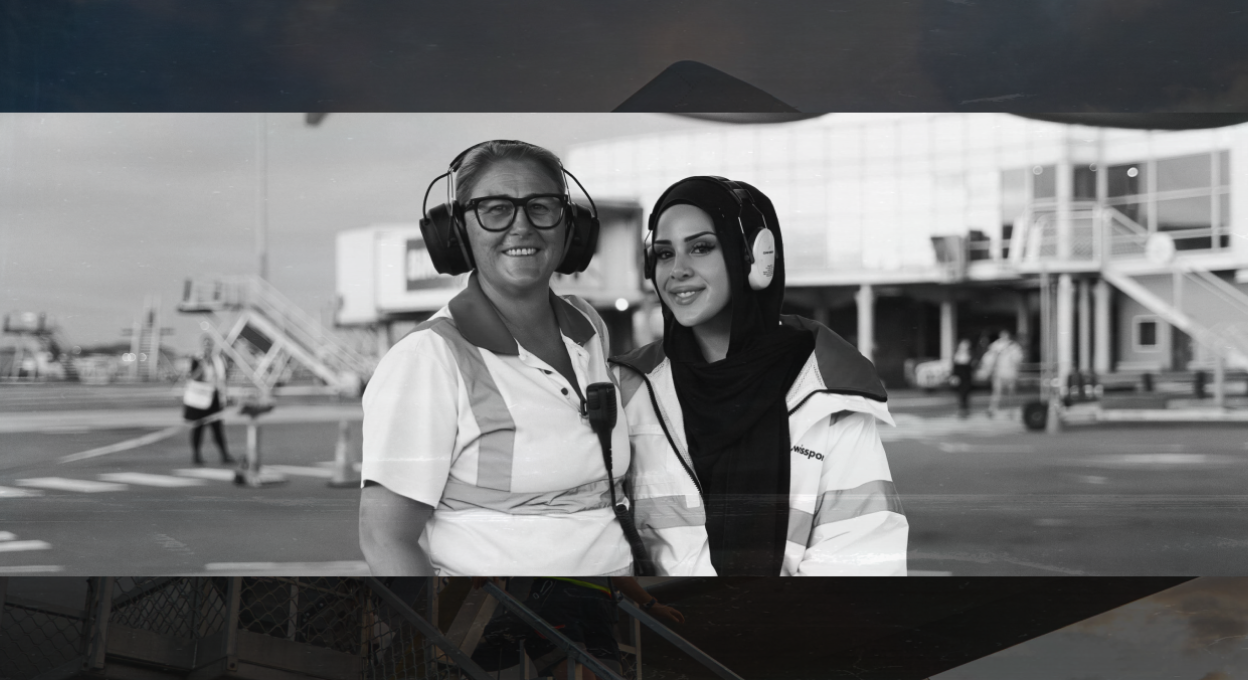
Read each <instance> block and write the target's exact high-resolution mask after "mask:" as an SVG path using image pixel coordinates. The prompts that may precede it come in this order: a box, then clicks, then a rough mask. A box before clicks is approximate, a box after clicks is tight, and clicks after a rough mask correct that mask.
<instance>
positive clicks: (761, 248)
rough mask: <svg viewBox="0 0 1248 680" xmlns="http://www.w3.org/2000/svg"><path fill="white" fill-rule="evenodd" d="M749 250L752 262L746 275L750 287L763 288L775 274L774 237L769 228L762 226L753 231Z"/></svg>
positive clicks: (768, 284)
mask: <svg viewBox="0 0 1248 680" xmlns="http://www.w3.org/2000/svg"><path fill="white" fill-rule="evenodd" d="M750 252H751V253H752V254H753V256H754V264H752V265H750V275H749V277H748V280H749V282H750V288H752V289H754V290H763V289H764V288H766V287H767V286H770V285H771V280H772V278H774V277H775V275H776V237H775V236H774V235H772V233H771V230H770V229H768V228H766V227H763V228H762V229H759V230H758V231H757V232H755V234H754V241H753V243H752V244H751V245H750Z"/></svg>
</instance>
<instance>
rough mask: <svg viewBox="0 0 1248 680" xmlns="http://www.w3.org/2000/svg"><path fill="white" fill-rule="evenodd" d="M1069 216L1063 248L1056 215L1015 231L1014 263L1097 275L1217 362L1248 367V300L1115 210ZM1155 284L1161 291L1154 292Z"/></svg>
mask: <svg viewBox="0 0 1248 680" xmlns="http://www.w3.org/2000/svg"><path fill="white" fill-rule="evenodd" d="M1070 215H1071V218H1070V227H1069V232H1068V236H1067V237H1066V238H1067V239H1068V241H1067V244H1066V245H1065V246H1062V245H1061V244H1060V240H1061V236H1060V235H1059V233H1058V224H1057V218H1056V213H1055V212H1054V211H1052V210H1035V211H1030V212H1029V214H1028V215H1026V216H1024V220H1027V222H1026V228H1024V229H1021V230H1016V232H1015V234H1014V242H1013V244H1012V247H1011V259H1012V260H1013V261H1014V264H1015V265H1016V266H1017V267H1019V268H1020V269H1022V270H1027V269H1036V270H1040V271H1053V270H1055V269H1059V268H1065V269H1074V270H1076V271H1078V270H1087V271H1098V272H1099V273H1100V275H1101V276H1102V277H1103V278H1104V279H1105V280H1106V281H1108V282H1109V283H1110V284H1112V285H1113V286H1114V287H1115V288H1117V289H1118V290H1119V291H1121V292H1122V293H1123V294H1125V295H1127V296H1129V297H1131V298H1133V299H1134V300H1136V301H1137V302H1139V303H1140V304H1141V305H1143V306H1144V307H1145V308H1146V309H1148V310H1149V311H1150V312H1152V313H1153V314H1156V315H1157V316H1158V317H1159V318H1161V319H1163V320H1164V321H1165V322H1166V323H1168V324H1170V325H1171V326H1174V327H1175V328H1178V329H1179V330H1181V331H1183V332H1184V333H1186V334H1188V335H1189V336H1191V337H1192V339H1193V340H1194V341H1195V342H1197V343H1200V344H1201V345H1204V346H1205V347H1207V348H1209V349H1210V351H1211V352H1213V353H1214V354H1215V355H1217V356H1219V357H1222V358H1223V359H1229V360H1230V361H1233V362H1236V363H1239V364H1241V365H1248V294H1245V293H1244V292H1243V291H1241V290H1239V289H1238V288H1236V287H1235V286H1234V285H1232V284H1231V283H1229V282H1228V281H1226V280H1225V279H1223V278H1221V277H1219V276H1218V275H1216V274H1214V273H1213V272H1210V271H1208V270H1205V269H1202V268H1200V267H1198V266H1195V265H1193V264H1192V263H1191V262H1190V260H1185V259H1184V258H1182V257H1174V248H1173V241H1170V242H1168V243H1167V240H1168V237H1167V236H1166V235H1165V234H1161V235H1157V234H1150V233H1149V232H1148V230H1147V229H1146V228H1144V227H1143V226H1142V225H1140V224H1138V223H1137V222H1135V221H1134V220H1132V219H1131V218H1129V217H1127V216H1126V215H1124V214H1123V213H1122V212H1120V211H1118V210H1116V209H1115V208H1113V207H1110V206H1103V205H1097V204H1094V203H1075V204H1073V205H1072V209H1071V213H1070ZM1063 251H1064V252H1063ZM1081 265H1082V266H1081ZM1159 273H1160V274H1161V276H1160V277H1158V274H1159ZM1146 278H1151V279H1153V280H1152V281H1151V282H1150V281H1146ZM1158 278H1160V279H1164V281H1163V282H1162V283H1164V285H1157V284H1158V283H1159V282H1158V281H1157V280H1156V279H1158ZM1149 283H1151V284H1152V285H1149Z"/></svg>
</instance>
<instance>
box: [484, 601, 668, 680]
mask: <svg viewBox="0 0 1248 680" xmlns="http://www.w3.org/2000/svg"><path fill="white" fill-rule="evenodd" d="M493 580H494V581H495V583H497V584H498V585H499V587H503V584H502V583H501V582H500V581H499V580H498V579H493ZM485 581H486V579H485V578H480V577H479V578H474V579H473V580H472V585H473V587H474V588H480V587H481V586H482V585H484V583H485ZM617 590H618V591H619V592H620V593H621V594H623V595H624V596H625V597H627V598H628V599H630V600H632V601H633V602H634V603H635V604H636V605H637V606H638V607H641V608H642V609H643V610H645V611H646V613H648V614H650V616H653V617H654V618H656V619H658V620H660V621H662V622H663V623H666V624H670V623H684V622H685V617H684V615H683V614H681V613H680V611H678V610H677V609H676V608H674V607H670V606H668V605H664V604H661V603H660V602H659V601H658V598H655V597H654V596H652V595H650V593H648V592H646V589H645V588H642V587H641V585H640V584H638V583H637V581H636V580H635V579H633V578H631V577H627V576H617V577H613V578H579V579H576V578H537V579H534V581H533V585H532V586H531V587H530V588H529V594H528V597H526V598H525V602H524V605H525V606H526V607H528V608H529V609H530V610H531V611H532V612H533V613H534V614H537V615H538V616H540V617H542V618H543V619H544V620H545V621H546V622H547V623H549V624H551V625H552V626H554V627H555V628H556V629H558V630H559V632H561V633H563V634H564V635H565V636H566V637H567V638H568V639H570V640H571V641H572V642H575V643H576V644H577V646H579V647H581V649H583V650H585V651H586V652H587V653H589V654H590V655H591V656H593V657H594V658H596V659H600V660H602V661H603V662H605V664H606V665H607V666H608V667H609V668H611V669H612V670H614V671H616V672H617V673H618V672H620V647H619V642H618V641H617V640H616V638H615V624H616V621H617V620H618V613H617V612H616V606H617V605H616V600H615V591H617ZM521 637H523V638H524V651H525V653H526V654H527V655H528V657H529V659H530V660H531V661H532V662H533V666H534V667H535V668H536V669H537V674H538V675H539V676H548V675H549V676H553V677H555V678H566V677H567V676H568V660H567V657H566V655H565V654H564V652H563V650H561V649H559V648H558V647H556V646H555V644H554V643H552V642H550V641H549V640H547V639H545V638H543V637H541V636H540V635H538V634H537V633H536V631H533V630H532V629H531V628H529V627H528V626H527V625H525V624H524V623H523V622H522V621H520V620H519V619H518V618H516V617H514V616H512V615H511V614H510V613H509V612H508V611H507V610H506V608H504V607H501V606H500V607H498V609H496V610H495V615H494V618H492V619H491V620H490V623H489V624H488V625H486V628H485V632H484V633H482V636H481V643H480V644H479V646H478V650H480V653H474V654H473V658H474V659H475V660H478V661H479V662H480V663H482V664H483V665H484V666H486V668H487V670H500V669H501V666H500V665H499V664H496V663H493V660H492V659H490V658H489V657H490V656H491V655H492V653H493V652H494V650H495V649H497V651H499V652H504V653H506V654H508V655H509V656H508V661H509V662H510V663H509V664H508V665H512V664H514V663H518V662H519V659H518V658H515V659H514V661H513V659H512V657H510V655H511V654H512V653H513V650H516V648H517V645H516V643H515V641H516V640H518V639H519V638H521ZM483 647H484V648H483ZM596 678H597V676H596V675H595V674H594V673H593V672H592V671H591V670H589V669H588V668H583V669H582V680H595V679H596Z"/></svg>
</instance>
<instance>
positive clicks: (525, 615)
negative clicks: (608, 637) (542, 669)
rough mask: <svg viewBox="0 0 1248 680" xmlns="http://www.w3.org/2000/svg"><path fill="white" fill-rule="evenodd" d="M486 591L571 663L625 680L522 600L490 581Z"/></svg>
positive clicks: (610, 678) (608, 678)
mask: <svg viewBox="0 0 1248 680" xmlns="http://www.w3.org/2000/svg"><path fill="white" fill-rule="evenodd" d="M485 591H486V592H487V593H489V594H490V595H493V596H494V599H496V600H498V603H499V604H501V605H503V606H504V607H506V608H507V610H508V611H510V612H511V613H512V614H515V615H516V617H517V618H519V619H520V620H521V621H523V622H524V623H525V624H527V625H528V626H529V627H530V628H532V629H534V630H536V631H537V632H538V633H541V635H542V637H545V638H546V639H547V640H549V641H550V642H552V643H554V645H555V646H556V647H558V648H559V649H560V651H562V652H563V653H564V654H567V655H568V659H569V660H570V661H575V662H576V663H579V664H581V665H582V666H585V667H586V668H588V669H589V670H591V671H593V672H594V675H597V676H598V677H600V678H604V680H624V678H622V677H620V674H619V673H616V672H615V671H614V670H611V669H610V668H609V667H607V665H606V664H604V663H603V662H602V660H601V659H598V658H597V657H595V656H593V655H591V654H589V653H588V652H586V651H585V650H583V649H581V648H580V647H577V646H576V643H575V642H572V641H571V640H569V639H568V637H567V636H566V635H564V634H563V633H562V632H560V631H559V629H558V628H555V627H554V626H552V625H550V624H549V623H548V622H547V621H546V620H545V619H543V618H542V617H540V616H538V615H537V614H534V613H533V611H532V610H531V609H529V608H528V607H526V606H524V604H523V603H521V602H520V600H517V599H516V598H515V597H514V596H512V595H511V594H510V593H508V592H507V591H505V590H503V589H502V588H499V587H498V586H497V585H495V584H494V583H491V582H488V581H487V582H486V584H485Z"/></svg>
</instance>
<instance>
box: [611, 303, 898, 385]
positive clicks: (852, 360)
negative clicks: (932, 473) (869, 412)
mask: <svg viewBox="0 0 1248 680" xmlns="http://www.w3.org/2000/svg"><path fill="white" fill-rule="evenodd" d="M780 323H782V324H784V325H786V326H791V327H793V328H798V329H801V330H806V331H810V332H812V333H814V334H815V351H814V353H813V354H811V361H812V362H813V363H814V366H815V367H816V368H817V369H818V376H817V377H818V380H817V381H805V382H808V383H810V384H807V385H805V386H804V387H805V389H799V391H798V393H797V395H796V396H797V398H798V399H799V400H803V399H805V398H806V397H807V396H809V394H810V393H813V392H833V393H837V394H848V395H854V396H860V397H865V398H867V399H870V400H872V401H879V402H884V401H888V393H887V392H886V391H885V390H884V384H883V383H882V382H880V378H879V376H878V375H877V374H876V372H875V365H874V364H872V363H871V362H870V361H869V360H867V358H866V357H864V356H862V354H861V353H860V352H859V351H858V350H857V349H856V348H855V347H854V346H853V345H851V344H849V342H847V341H846V340H845V339H844V338H842V337H841V336H839V335H837V334H836V333H834V332H833V331H832V329H830V328H828V327H827V326H824V325H823V324H821V323H819V322H817V321H811V320H810V319H805V318H802V317H800V316H792V315H788V314H784V315H781V316H780ZM611 361H612V363H616V364H621V365H624V366H628V367H629V368H631V369H633V370H635V371H640V372H641V373H643V374H645V375H650V374H652V373H654V371H655V370H656V369H657V368H658V367H659V366H660V365H661V364H662V363H663V362H665V361H667V357H666V356H664V354H663V341H662V340H656V341H654V342H652V343H650V344H648V345H643V346H641V347H638V348H637V349H634V350H633V351H631V352H628V353H626V354H622V355H620V356H618V357H612V359H611ZM802 373H803V376H805V374H806V373H807V371H806V370H803V372H802ZM799 380H800V379H799Z"/></svg>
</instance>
